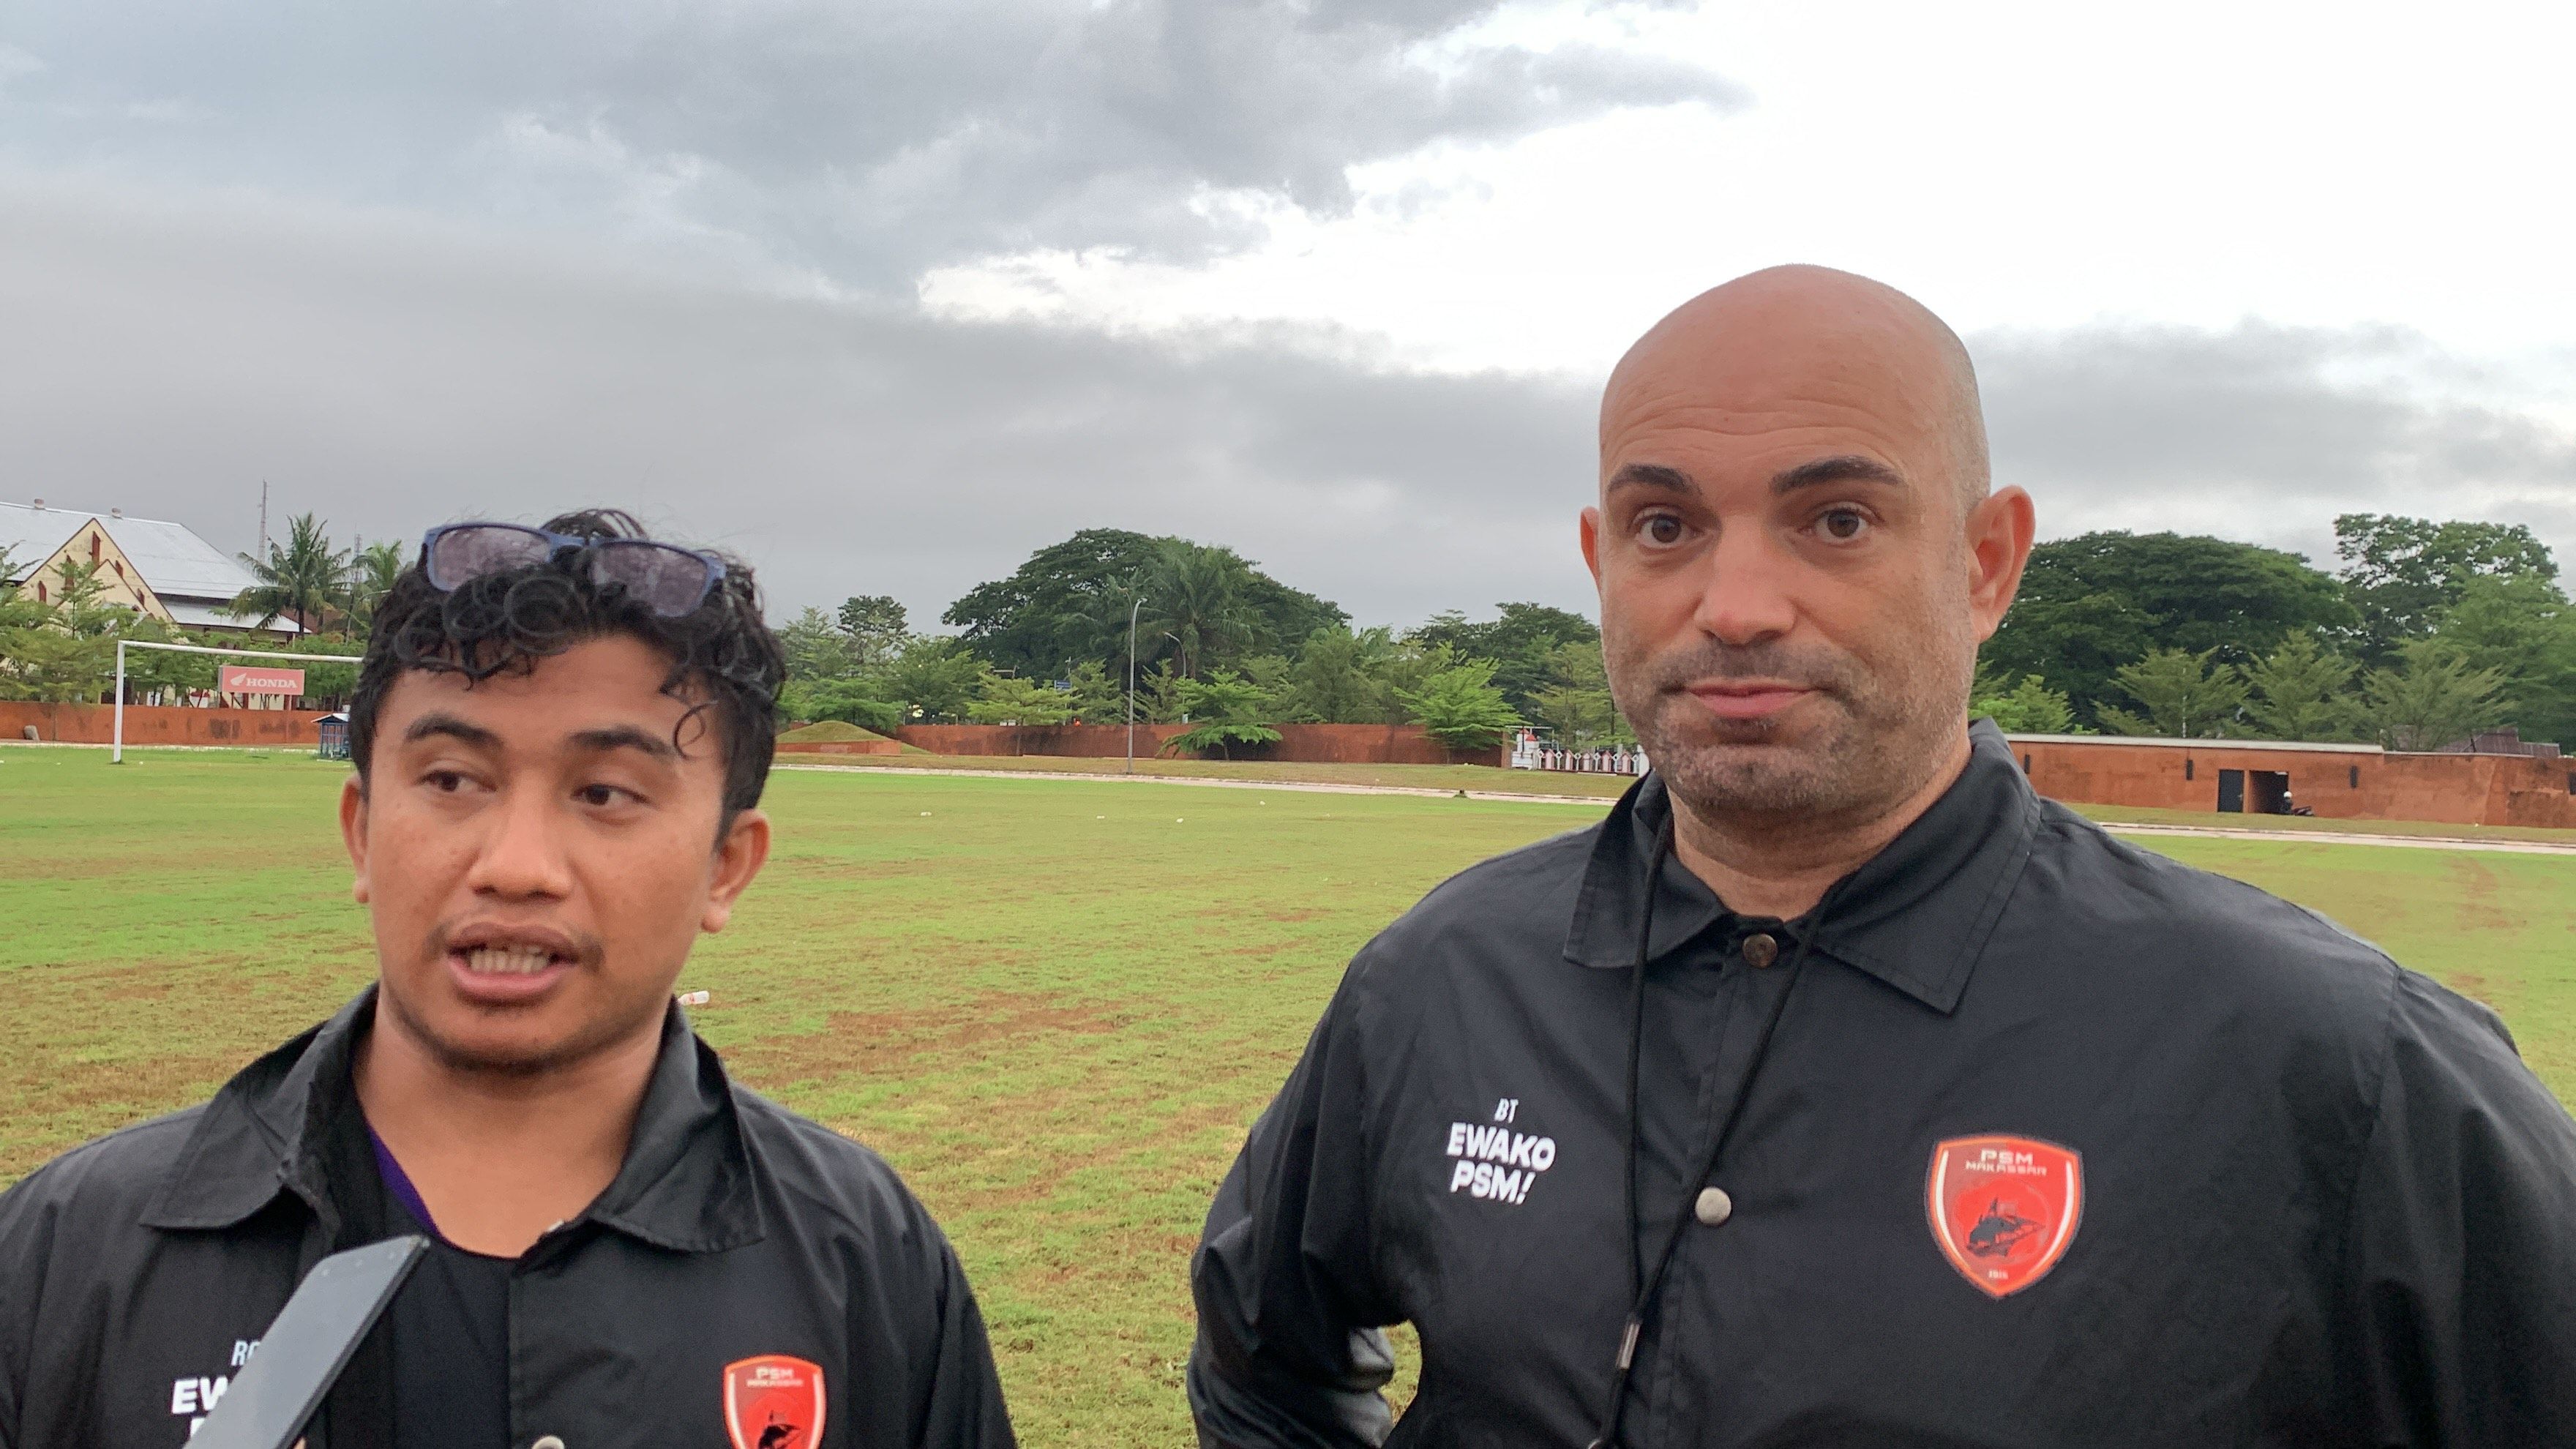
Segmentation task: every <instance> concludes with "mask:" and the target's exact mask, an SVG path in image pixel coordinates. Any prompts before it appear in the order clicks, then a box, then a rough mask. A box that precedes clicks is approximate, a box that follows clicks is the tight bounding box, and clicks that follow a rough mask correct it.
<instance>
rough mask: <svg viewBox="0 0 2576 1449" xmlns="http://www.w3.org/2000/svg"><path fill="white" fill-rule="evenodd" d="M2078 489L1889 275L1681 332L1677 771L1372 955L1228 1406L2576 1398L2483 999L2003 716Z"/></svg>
mask: <svg viewBox="0 0 2576 1449" xmlns="http://www.w3.org/2000/svg"><path fill="white" fill-rule="evenodd" d="M2031 534H2032V513H2031V504H2030V500H2029V499H2028V498H2027V497H2025V496H2024V495H2023V494H2022V493H2021V492H2020V490H2018V489H2004V490H2001V491H1992V490H1990V488H1989V486H1988V480H1987V469H1986V453H1985V440H1984V428H1983V423H1982V422H1981V420H1980V416H1979V409H1978V404H1977V393H1976V380H1975V375H1974V372H1973V370H1972V369H1971V368H1970V366H1969V362H1968V357H1967V353H1966V351H1965V349H1964V348H1962V347H1961V346H1960V344H1959V341H1958V339H1957V338H1956V337H1955V336H1953V335H1952V334H1951V332H1950V330H1949V329H1948V328H1947V327H1945V326H1943V325H1942V324H1941V322H1940V321H1939V319H1937V318H1935V317H1934V316H1932V314H1931V313H1929V312H1927V311H1926V310H1924V309H1923V308H1922V307H1921V306H1919V305H1917V304H1916V303H1915V302H1914V301H1913V300H1911V299H1910V298H1907V297H1905V296H1903V295H1902V294H1900V293H1897V292H1895V291H1893V290H1891V289H1889V288H1887V287H1884V286H1881V285H1879V284H1877V283H1874V282H1870V281H1866V280H1864V279H1862V278H1858V277H1853V276H1849V275H1846V274H1843V273H1839V272H1830V271H1825V270H1822V269H1818V268H1811V267H1795V268H1781V269H1777V270H1774V271H1767V272H1759V273H1755V274H1754V275H1752V276H1749V277H1744V278H1740V279H1738V280H1737V281H1734V282H1731V283H1729V284H1727V285H1726V286H1723V287H1720V288H1718V289H1716V290H1715V291H1712V292H1710V293H1708V294H1706V295H1704V296H1701V297H1699V298H1697V299H1695V300H1693V301H1692V302H1690V303H1688V304H1687V305H1685V306H1683V307H1682V308H1681V309H1680V310H1679V311H1676V312H1675V313H1673V314H1672V315H1671V316H1670V317H1667V318H1666V319H1664V321H1663V322H1662V323H1660V324H1658V325H1657V326H1656V327H1655V328H1654V330H1653V331H1651V332H1649V333H1648V334H1647V335H1646V337H1645V338H1644V339H1643V340H1641V341H1640V342H1638V344H1637V345H1636V347H1635V348H1634V349H1633V350H1632V351H1631V352H1630V353H1629V354H1628V356H1627V357H1626V359H1625V360H1623V361H1622V362H1621V363H1620V364H1619V367H1618V369H1617V371H1616V372H1615V373H1614V374H1613V375H1612V377H1611V379H1610V385H1609V388H1608V390H1607V392H1606V393H1605V395H1604V397H1603V400H1602V409H1601V476H1600V497H1599V502H1598V505H1597V506H1596V507H1593V508H1590V509H1587V510H1586V511H1585V512H1584V514H1583V518H1582V529H1581V536H1582V546H1583V555H1584V558H1585V560H1586V561H1587V562H1588V563H1589V564H1590V565H1591V568H1592V573H1593V577H1594V579H1595V580H1596V581H1597V582H1598V584H1599V587H1600V595H1601V617H1602V637H1603V652H1604V656H1605V659H1606V662H1607V663H1608V665H1609V668H1610V679H1611V687H1612V690H1613V692H1614V693H1615V694H1616V696H1617V698H1618V701H1619V706H1620V710H1621V712H1622V713H1623V714H1624V715H1625V716H1626V717H1627V718H1628V720H1629V721H1630V722H1631V723H1632V724H1633V725H1634V727H1635V729H1636V732H1637V736H1638V738H1639V739H1640V740H1641V741H1642V742H1643V743H1644V745H1645V747H1646V750H1647V753H1648V754H1649V755H1650V757H1651V758H1652V759H1653V761H1654V764H1655V769H1654V773H1653V774H1651V775H1650V776H1648V777H1647V778H1646V779H1644V780H1643V781H1641V782H1640V783H1639V785H1638V786H1637V787H1636V788H1635V789H1632V790H1631V791H1629V792H1628V794H1627V796H1626V797H1625V798H1623V799H1622V800H1621V801H1620V802H1619V804H1618V805H1617V807H1616V808H1614V809H1613V810H1612V811H1611V812H1610V815H1609V818H1608V819H1606V820H1605V821H1603V822H1602V823H1601V824H1600V825H1598V826H1596V827H1594V828H1592V829H1590V830H1585V831H1580V832H1577V833H1574V834H1571V835H1565V836H1560V837H1558V838H1556V839H1553V840H1548V841H1544V842H1542V843H1540V844H1538V845H1535V846H1531V847H1530V848H1528V849H1526V850H1521V851H1517V852H1514V853H1513V854H1510V855H1507V856H1503V857H1501V858H1500V859H1497V860H1491V861H1487V862H1486V863H1484V864H1482V865H1479V866H1477V867H1475V868H1474V869H1472V870H1469V871H1467V872H1466V873H1465V874H1463V875H1460V876H1458V877H1457V878H1456V879H1454V880H1451V881H1449V882H1448V883H1447V884H1445V885H1443V886H1441V887H1440V888H1439V889H1438V890H1435V891H1434V892H1432V893H1431V895H1430V896H1429V897H1428V898H1426V899H1425V900H1424V901H1423V902H1422V903H1421V904H1420V905H1419V906H1417V907H1415V908H1414V910H1413V911H1411V912H1410V913H1408V914H1407V915H1406V916H1405V917H1404V918H1403V919H1402V920H1400V921H1398V922H1396V923H1395V924H1394V925H1393V926H1391V927H1389V928H1388V929H1387V930H1386V932H1385V933H1383V934H1382V935H1380V936H1379V937H1378V938H1377V939H1376V940H1374V941H1372V942H1371V943H1370V944H1369V945H1368V946H1367V947H1366V948H1365V949H1364V950H1362V951H1361V952H1360V954H1359V957H1358V959H1357V960H1355V961H1354V962H1353V963H1352V965H1351V968H1350V971H1349V973H1348V975H1347V976H1345V977H1344V979H1343V982H1342V985H1341V988H1340V990H1339V991H1338V992H1337V993H1336V994H1335V995H1334V997H1333V1000H1332V1003H1331V1004H1330V1006H1328V1007H1327V1008H1326V1010H1325V1013H1324V1018H1323V1021H1322V1022H1321V1024H1319V1025H1318V1026H1317V1027H1316V1029H1315V1034H1314V1036H1313V1039H1312V1040H1311V1041H1310V1042H1309V1043H1308V1045H1307V1048H1306V1053H1305V1057H1304V1059H1303V1060H1302V1061H1301V1062H1300V1063H1299V1064H1298V1066H1297V1069H1296V1071H1295V1072H1294V1073H1293V1074H1292V1075H1291V1076H1290V1077H1289V1079H1288V1083H1287V1086H1286V1087H1285V1088H1284V1089H1283V1090H1282V1091H1281V1092H1280V1094H1279V1097H1278V1099H1277V1100H1276V1101H1275V1102H1273V1103H1272V1104H1271V1106H1270V1109H1269V1110H1268V1111H1267V1112H1265V1113H1263V1114H1262V1116H1261V1118H1260V1120H1259V1121H1258V1122H1256V1123H1255V1124H1254V1125H1253V1128H1252V1133H1251V1136H1250V1139H1249V1141H1247V1142H1246V1144H1245V1145H1244V1149H1243V1153H1242V1156H1241V1157H1240V1159H1239V1160H1238V1161H1237V1162H1236V1163H1235V1166H1234V1170H1233V1171H1232V1173H1230V1174H1229V1175H1228V1176H1227V1178H1226V1180H1225V1183H1224V1185H1223V1186H1222V1187H1221V1188H1220V1189H1219V1191H1218V1194H1217V1199H1216V1203H1215V1206H1214V1207H1213V1209H1212V1210H1211V1211H1210V1213H1209V1215H1208V1223H1207V1232H1206V1238H1205V1241H1204V1242H1203V1244H1202V1246H1201V1248H1200V1250H1199V1253H1198V1256H1197V1258H1196V1260H1195V1261H1194V1264H1193V1272H1192V1279H1193V1287H1194V1289H1195V1291H1196V1297H1197V1301H1198V1308H1199V1338H1198V1345H1197V1349H1196V1351H1195V1352H1194V1353H1193V1354H1192V1356H1191V1360H1190V1369H1189V1394H1190V1404H1191V1408H1192V1410H1193V1412H1194V1413H1195V1415H1196V1417H1197V1421H1198V1426H1199V1434H1200V1438H1201V1440H1202V1442H1203V1443H1206V1444H1211V1445H1226V1446H1270V1445H1282V1446H1284V1445H1298V1446H1324V1445H1361V1444H1376V1443H1379V1442H1381V1441H1382V1440H1385V1439H1386V1438H1387V1437H1388V1432H1389V1425H1390V1414H1389V1410H1388V1406H1387V1404H1386V1402H1385V1400H1384V1398H1383V1397H1382V1395H1381V1393H1380V1390H1381V1389H1382V1388H1383V1387H1384V1385H1385V1384H1386V1383H1387V1382H1388V1380H1389V1378H1390V1376H1391V1373H1392V1368H1393V1363H1394V1360H1393V1357H1392V1355H1391V1354H1390V1352H1389V1349H1388V1343H1387V1340H1386V1338H1385V1336H1384V1335H1383V1333H1382V1331H1381V1330H1382V1329H1384V1328H1385V1327H1387V1326H1389V1325H1393V1324H1397V1323H1410V1324H1412V1325H1414V1327H1415V1328H1416V1329H1417V1330H1418V1332H1419V1333H1420V1335H1421V1342H1422V1376H1421V1383H1420V1386H1419V1387H1418V1389H1417V1390H1416V1391H1415V1393H1414V1394H1413V1397H1412V1400H1411V1402H1410V1404H1409V1406H1408V1407H1407V1408H1406V1409H1405V1411H1404V1415H1403V1418H1402V1420H1401V1421H1400V1423H1398V1424H1396V1426H1395V1428H1394V1436H1395V1438H1396V1439H1397V1440H1399V1441H1403V1442H1408V1443H1415V1444H1423V1445H1524V1444H1527V1445H1562V1446H1568V1449H1572V1446H1579V1445H1586V1444H1601V1445H1631V1446H1659V1449H1660V1446H1668V1445H1745V1446H1752V1445H1763V1446H1785V1445H1802V1444H1813V1445H1924V1446H1933V1445H1941V1446H1968V1445H1980V1446H1983V1445H1994V1446H2005V1445H2016V1446H2019V1445H2027V1446H2041V1445H2048V1446H2070V1445H2083V1446H2098V1445H2189V1446H2203V1445H2233V1444H2247V1445H2251V1444H2282V1445H2289V1444H2297V1445H2395V1444H2407V1445H2436V1444H2441V1445H2473V1444H2474V1445H2503V1444H2515V1445H2523V1444H2531V1445H2538V1444H2576V1124H2571V1123H2570V1121H2569V1119H2568V1116H2567V1114H2566V1112H2565V1111H2564V1110H2563V1109H2562V1108H2561V1107H2560V1106H2559V1105H2558V1103H2557V1102H2556V1101H2555V1100H2553V1099H2552V1098H2551V1097H2550V1095H2549V1093H2548V1092H2547V1091H2546V1090H2545V1089H2544V1088H2543V1087H2542V1086H2541V1085H2540V1084H2539V1082H2538V1081H2537V1080H2535V1079H2534V1078H2533V1076H2532V1075H2531V1073H2530V1072H2529V1071H2528V1070H2526V1069H2525V1068H2524V1066H2523V1065H2522V1063H2521V1061H2520V1060H2519V1059H2518V1058H2517V1057H2516V1056H2515V1054H2514V1049H2513V1043H2512V1040H2511V1039H2510V1038H2509V1037H2508V1036H2507V1035H2506V1033H2505V1030H2504V1028H2503V1026H2502V1025H2501V1024H2500V1023H2499V1022H2498V1021H2497V1020H2496V1018H2495V1016H2494V1015H2493V1014H2492V1013H2490V1012H2488V1011H2487V1010H2485V1009H2484V1008H2483V1007H2480V1006H2478V1005H2475V1004H2474V1003H2471V1002H2468V1001H2464V1000H2462V999H2461V998H2459V997H2457V996H2454V995H2452V994H2451V993H2449V992H2447V991H2445V990H2443V989H2442V988H2441V987H2439V986H2437V985H2435V984H2434V983H2433V982H2431V981H2429V980H2426V979H2425V978H2424V977H2422V976H2419V975H2416V974H2415V973H2413V972H2410V971H2406V970H2404V969H2402V968H2401V967H2399V966H2397V965H2396V964H2395V963H2394V962H2392V961H2391V960H2390V959H2389V958H2388V957H2387V956H2386V955H2385V954H2383V953H2381V952H2380V951H2379V950H2377V949H2376V948H2374V947H2372V946H2370V945H2368V944H2367V943H2364V942H2362V941H2359V940H2357V939H2355V938H2353V937H2352V936H2349V935H2347V934H2345V933H2344V932H2342V931H2340V930H2338V929H2337V928H2335V927H2334V926H2333V925H2332V924H2331V923H2329V922H2327V921H2325V920H2324V919H2322V918H2320V917H2318V916H2315V915H2313V914H2310V913H2308V912H2306V911H2303V910H2301V909H2299V908H2298V907H2295V906H2291V905H2288V904H2286V903H2284V902H2281V901H2278V900H2275V899H2273V898H2272V897H2269V896H2266V895H2264V894H2263V893H2261V892H2259V891H2256V890H2253V889H2250V888H2248V887H2246V886H2242V885H2238V884H2236V883H2234V882H2232V881H2227V880H2223V879H2220V878H2218V877H2215V876H2209V875H2203V874H2200V873H2199V872H2196V871H2191V870H2187V869H2185V868H2183V867H2181V866H2179V865H2176V864H2174V863H2173V862H2172V861H2170V860H2167V859H2165V858H2163V857H2161V856H2157V855H2154V854H2151V853H2148V852H2145V851H2141V850H2136V849H2133V848H2131V847H2129V846H2126V845H2123V844H2121V843H2120V842H2118V841H2116V840H2113V839H2112V838H2110V837H2109V836H2107V835H2105V834H2103V833H2102V832H2101V831H2100V830H2097V829H2095V828H2094V827H2093V826H2092V825H2090V824H2088V823H2086V822H2085V821H2084V820H2083V819H2081V818H2080V817H2078V816H2076V815H2075V814H2073V813H2072V812H2070V811H2067V810H2065V809H2062V808H2060V807H2058V806H2056V805H2052V804H2050V803H2048V802H2046V801H2043V800H2041V799H2039V798H2037V797H2036V796H2035V795H2033V794H2032V793H2031V791H2030V788H2029V786H2028V784H2027V782H2025V781H2024V779H2023V778H2022V774H2021V771H2020V770H2019V768H2018V767H2017V766H2016V764H2015V762H2014V760H2013V758H2012V756H2011V754H2010V753H2009V751H2008V749H2007V747H2006V746H2005V743H2004V740H2003V737H2002V736H2001V735H2000V734H1998V733H1996V732H1995V731H1994V729H1993V727H1992V725H1991V724H1984V723H1981V724H1979V725H1977V726H1976V727H1975V728H1973V729H1971V728H1970V726H1969V724H1968V721H1967V702H1968V687H1969V679H1970V676H1971V673H1972V672H1973V669H1974V667H1975V659H1976V651H1977V646H1978V645H1979V643H1980V642H1981V641H1983V640H1984V639H1985V638H1986V637H1987V636H1988V635H1989V634H1991V633H1992V632H1993V631H1994V628H1995V625H1996V623H1997V621H1999V620H2000V619H2001V618H2002V617H2003V614H2004V610H2005V609H2006V608H2007V607H2008V606H2009V605H2010V604H2011V602H2012V596H2013V590H2014V587H2015V585H2016V583H2017V582H2018V580H2019V578H2020V575H2021V569H2022V564H2023V560H2024V559H2025V557H2026V556H2027V554H2028V552H2029V549H2030V541H2031Z"/></svg>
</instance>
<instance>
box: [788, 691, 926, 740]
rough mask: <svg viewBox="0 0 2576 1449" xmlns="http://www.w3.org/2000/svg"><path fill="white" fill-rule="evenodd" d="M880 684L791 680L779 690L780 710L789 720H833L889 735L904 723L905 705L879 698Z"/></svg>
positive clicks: (809, 721)
mask: <svg viewBox="0 0 2576 1449" xmlns="http://www.w3.org/2000/svg"><path fill="white" fill-rule="evenodd" d="M879 687H880V686H879V685H878V684H877V683H876V682H875V681H873V680H866V679H816V680H796V681H791V682H790V683H789V684H788V685H787V687H786V688H784V689H781V690H780V691H779V692H778V706H779V712H780V713H781V714H783V715H785V716H786V717H787V718H789V719H791V720H804V721H806V722H808V723H811V722H813V721H816V720H827V719H835V720H839V721H841V722H842V723H843V724H854V725H857V726H858V727H859V728H861V729H863V730H874V731H876V732H877V733H878V734H881V735H891V734H893V733H894V732H895V731H896V730H897V729H899V728H901V727H902V725H903V715H904V707H903V706H902V705H900V704H896V703H894V702H893V701H891V700H887V699H882V698H880V697H878V693H877V691H878V689H879Z"/></svg>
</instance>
